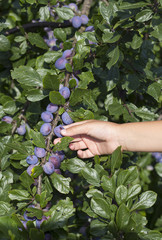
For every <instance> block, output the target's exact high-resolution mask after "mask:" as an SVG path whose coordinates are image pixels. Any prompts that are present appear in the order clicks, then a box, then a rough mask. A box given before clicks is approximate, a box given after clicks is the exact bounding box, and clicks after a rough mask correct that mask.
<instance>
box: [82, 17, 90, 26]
mask: <svg viewBox="0 0 162 240" xmlns="http://www.w3.org/2000/svg"><path fill="white" fill-rule="evenodd" d="M81 20H82V24H84V25H86V24H87V23H88V21H89V18H88V17H87V16H86V15H81Z"/></svg>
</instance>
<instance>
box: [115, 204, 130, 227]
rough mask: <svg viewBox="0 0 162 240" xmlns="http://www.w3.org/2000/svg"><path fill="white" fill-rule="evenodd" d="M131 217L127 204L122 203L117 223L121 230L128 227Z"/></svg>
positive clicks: (117, 215)
mask: <svg viewBox="0 0 162 240" xmlns="http://www.w3.org/2000/svg"><path fill="white" fill-rule="evenodd" d="M129 219H130V212H129V209H128V208H127V207H126V206H125V204H124V203H122V204H121V205H120V207H119V208H118V211H117V214H116V223H117V226H118V228H119V229H120V230H124V228H125V227H127V225H128V223H129Z"/></svg>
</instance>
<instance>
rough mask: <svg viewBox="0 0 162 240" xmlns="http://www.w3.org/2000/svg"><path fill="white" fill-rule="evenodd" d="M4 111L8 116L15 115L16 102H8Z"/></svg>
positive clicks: (4, 105) (4, 106)
mask: <svg viewBox="0 0 162 240" xmlns="http://www.w3.org/2000/svg"><path fill="white" fill-rule="evenodd" d="M3 111H4V112H5V113H7V114H14V113H15V111H16V104H15V102H14V101H8V102H6V103H4V104H3Z"/></svg>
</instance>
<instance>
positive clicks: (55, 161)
mask: <svg viewBox="0 0 162 240" xmlns="http://www.w3.org/2000/svg"><path fill="white" fill-rule="evenodd" d="M48 161H49V162H51V163H53V165H54V167H55V168H57V169H58V168H59V167H60V164H61V161H60V159H59V157H58V156H57V155H55V154H53V155H51V156H50V157H49V159H48Z"/></svg>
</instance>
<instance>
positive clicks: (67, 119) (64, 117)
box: [61, 112, 73, 125]
mask: <svg viewBox="0 0 162 240" xmlns="http://www.w3.org/2000/svg"><path fill="white" fill-rule="evenodd" d="M61 118H62V121H63V123H64V124H66V125H68V124H71V123H73V120H72V119H71V117H70V116H69V114H68V113H67V112H64V113H63V114H62V116H61Z"/></svg>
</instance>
